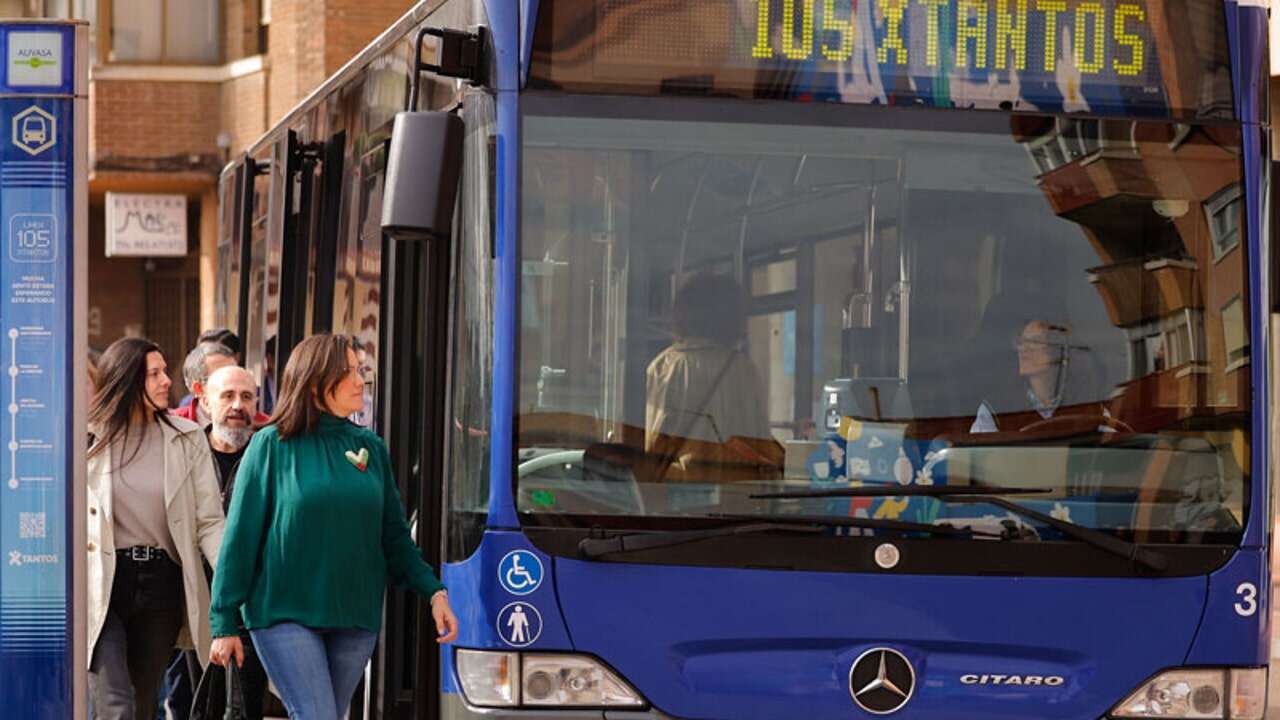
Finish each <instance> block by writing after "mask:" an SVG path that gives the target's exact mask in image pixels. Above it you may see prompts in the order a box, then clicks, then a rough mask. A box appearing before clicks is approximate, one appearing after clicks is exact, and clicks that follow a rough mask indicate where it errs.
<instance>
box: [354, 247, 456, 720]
mask: <svg viewBox="0 0 1280 720" xmlns="http://www.w3.org/2000/svg"><path fill="white" fill-rule="evenodd" d="M383 242H384V248H385V252H384V255H383V257H384V263H383V283H382V287H383V289H384V291H385V293H386V294H385V297H386V305H385V307H384V312H385V313H386V315H385V320H386V321H385V323H384V325H383V328H382V339H381V342H382V347H383V353H382V357H381V359H382V367H381V368H380V369H379V375H380V376H381V377H383V378H385V381H384V382H382V383H380V387H379V391H380V397H379V399H378V403H377V406H378V408H379V409H380V412H379V414H378V418H377V422H378V430H379V433H380V434H382V436H383V437H384V438H385V439H386V441H387V445H388V447H389V448H390V450H391V462H392V465H393V467H394V470H395V477H396V480H397V482H398V484H399V486H400V493H401V500H402V501H403V503H404V506H405V512H406V514H407V515H408V517H409V522H410V527H411V529H412V530H413V532H414V539H415V540H416V541H417V543H418V545H419V547H421V548H422V550H423V557H424V558H425V559H426V560H427V561H428V562H430V563H431V564H432V565H433V566H435V567H439V566H440V561H441V558H442V552H441V546H440V538H441V530H440V513H441V506H440V492H439V490H440V488H441V487H443V477H442V474H443V473H442V469H443V463H444V437H445V435H444V433H443V432H441V431H440V428H441V427H442V426H443V423H444V413H443V408H444V404H445V380H446V366H447V353H446V350H447V348H448V346H449V343H448V317H449V315H448V311H449V275H450V273H449V263H450V251H449V243H448V242H426V243H424V242H417V241H406V240H392V239H390V238H384V240H383ZM383 628H384V632H383V637H382V642H381V643H380V644H379V646H378V649H377V650H376V651H375V654H374V659H373V677H372V679H371V680H372V681H371V682H370V684H369V685H370V686H369V688H368V689H367V690H366V702H367V703H369V704H368V705H366V711H367V713H369V714H366V717H379V718H410V717H416V715H414V713H415V712H416V711H415V708H419V709H422V708H431V707H434V706H435V702H436V697H437V693H438V689H439V678H440V668H439V656H440V654H439V651H438V648H437V645H436V642H435V632H434V630H433V628H434V625H433V623H432V619H431V612H430V607H429V606H428V604H427V602H426V601H425V600H423V599H421V598H419V597H418V596H417V595H416V594H414V593H413V592H410V591H407V590H404V589H389V590H388V592H387V600H386V617H385V621H384V625H383Z"/></svg>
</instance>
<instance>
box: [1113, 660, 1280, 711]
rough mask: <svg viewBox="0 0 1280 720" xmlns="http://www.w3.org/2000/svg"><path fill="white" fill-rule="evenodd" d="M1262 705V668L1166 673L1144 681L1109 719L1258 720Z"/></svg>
mask: <svg viewBox="0 0 1280 720" xmlns="http://www.w3.org/2000/svg"><path fill="white" fill-rule="evenodd" d="M1266 705H1267V669H1266V668H1235V669H1226V668H1223V669H1204V670H1201V669H1195V670H1170V671H1168V672H1163V673H1160V674H1159V675H1157V676H1156V677H1154V678H1152V679H1151V680H1148V681H1147V682H1146V683H1145V684H1143V686H1142V687H1140V688H1138V689H1137V690H1135V691H1134V692H1133V693H1132V694H1131V695H1129V697H1127V698H1125V699H1124V702H1121V703H1120V704H1119V705H1117V706H1116V708H1115V710H1112V711H1111V714H1110V716H1111V717H1113V718H1170V719H1173V718H1177V719H1178V720H1195V719H1197V718H1228V717H1229V718H1231V719H1232V720H1262V715H1263V713H1264V712H1265V710H1266ZM1228 708H1229V709H1230V714H1228Z"/></svg>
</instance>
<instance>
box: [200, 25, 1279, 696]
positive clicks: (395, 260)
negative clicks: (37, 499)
mask: <svg viewBox="0 0 1280 720" xmlns="http://www.w3.org/2000/svg"><path fill="white" fill-rule="evenodd" d="M1266 29H1267V8H1266V7H1265V6H1264V5H1262V4H1260V3H1259V2H1257V1H1256V0H1250V1H1249V2H1236V1H1234V0H1227V1H1224V0H1168V1H1161V0H859V1H855V0H698V1H697V2H684V1H681V0H427V1H426V2H422V3H420V4H419V5H418V6H416V7H415V8H413V9H412V10H411V11H410V12H409V13H408V14H407V15H406V16H405V17H404V18H403V19H401V20H400V21H399V22H397V23H396V24H394V25H393V26H392V27H391V28H389V29H388V30H387V31H386V32H385V33H384V34H383V35H382V36H380V37H379V38H378V39H376V40H375V41H374V42H373V43H372V44H371V45H370V46H369V47H368V48H367V49H365V50H364V51H363V52H362V53H360V54H359V55H358V56H356V57H355V58H354V59H353V60H352V61H351V62H350V63H349V64H348V65H347V66H346V67H344V68H343V69H342V70H340V71H339V72H338V73H337V74H336V75H335V76H334V77H332V78H330V79H329V80H328V81H326V82H325V83H324V84H323V85H322V86H321V87H320V88H319V89H318V90H316V91H315V92H314V93H313V94H312V95H311V96H309V97H308V98H307V99H306V100H305V101H303V102H302V103H301V104H300V105H299V106H298V107H297V108H296V109H294V110H293V111H292V112H290V113H289V114H288V115H287V116H286V117H285V118H284V119H283V120H282V121H281V122H280V123H278V124H277V125H276V126H275V127H274V128H273V129H272V130H270V131H269V132H268V133H267V134H266V135H264V136H263V137H262V138H261V139H260V140H259V141H257V142H256V143H255V144H254V145H253V146H252V147H251V148H250V149H249V151H248V152H247V153H245V154H244V155H243V156H242V157H240V158H238V159H236V160H235V161H234V162H232V163H231V164H230V165H229V166H228V167H227V168H226V170H225V172H224V174H223V176H222V179H221V198H222V205H221V213H222V215H221V218H222V222H221V227H220V239H219V253H218V265H217V278H218V282H217V310H218V316H219V320H220V323H221V324H223V325H226V326H229V327H231V328H233V329H235V330H236V331H237V332H239V333H240V334H241V336H242V337H243V338H244V340H245V342H246V357H245V362H246V365H247V366H248V367H250V368H251V369H252V370H253V371H254V372H255V373H256V374H257V375H258V377H259V378H260V379H261V382H262V387H263V392H264V399H265V401H266V402H267V403H268V404H269V403H270V402H271V396H272V393H273V392H274V387H275V383H276V380H277V376H278V374H279V372H280V369H281V368H283V366H284V364H285V363H286V362H287V359H288V355H289V352H290V350H291V349H292V348H293V347H294V346H295V345H296V343H297V342H298V341H299V340H300V339H301V338H303V337H305V336H307V335H308V334H310V333H315V332H324V331H333V332H344V333H349V334H351V335H353V336H354V337H355V338H357V340H358V343H359V347H360V353H361V356H362V360H363V361H364V362H365V363H366V364H368V366H369V367H370V368H372V369H374V370H376V372H375V375H374V379H373V381H372V382H371V383H370V386H369V393H368V399H367V404H366V408H365V409H364V410H363V411H361V412H360V413H357V414H356V415H355V416H353V417H352V418H351V419H352V421H353V422H357V423H361V424H365V425H369V426H371V427H373V428H375V429H376V430H377V431H379V432H380V433H381V434H382V435H383V436H384V437H385V438H386V440H387V442H388V445H389V447H390V449H391V452H392V456H393V458H394V462H395V466H396V470H397V473H398V478H397V479H398V483H399V487H400V492H401V494H402V497H403V500H404V503H405V507H406V509H407V511H408V512H409V513H410V515H411V521H412V525H413V527H414V531H415V533H416V538H417V542H418V543H419V544H420V545H421V547H422V550H423V553H424V557H426V558H428V559H429V560H431V561H432V562H433V563H437V564H438V565H439V566H440V567H441V568H442V576H443V578H444V580H445V582H446V584H447V585H448V587H449V591H450V595H451V598H452V603H453V606H454V607H455V609H456V610H457V612H458V615H459V618H460V621H461V632H460V636H459V639H458V641H457V642H456V643H455V644H453V645H450V646H446V647H443V648H440V647H439V646H437V644H436V643H435V642H434V637H433V635H434V633H433V628H432V625H431V621H430V616H429V614H428V613H427V612H426V608H425V607H424V605H423V604H422V603H421V602H420V601H419V600H418V599H417V598H416V597H413V596H411V595H409V594H406V593H405V592H404V591H402V590H391V591H389V593H388V596H387V602H386V614H385V623H384V630H383V635H382V638H381V642H380V644H379V647H378V650H377V651H376V652H375V655H374V659H373V661H372V663H371V665H370V669H369V672H368V673H367V676H366V681H365V684H364V689H363V691H362V692H361V693H359V694H358V697H357V702H356V711H357V714H359V713H360V712H362V713H363V714H362V715H361V716H362V717H382V718H392V717H395V718H408V717H414V718H435V717H441V718H479V717H490V718H524V717H529V718H535V717H537V718H548V717H556V718H731V719H733V720H744V719H755V718H841V719H846V718H868V717H875V716H887V715H894V714H896V715H899V716H901V717H909V718H946V719H947V720H968V719H979V718H980V719H982V720H989V719H990V718H1038V719H1045V718H1050V719H1063V720H1065V719H1072V720H1075V719H1079V720H1098V719H1099V718H1155V717H1159V718H1234V719H1236V720H1241V719H1245V718H1261V717H1262V716H1263V712H1264V706H1265V702H1266V686H1267V665H1268V661H1269V630H1270V628H1269V624H1270V623H1269V618H1270V607H1269V591H1270V587H1271V583H1270V578H1269V563H1268V557H1269V555H1268V552H1269V546H1270V521H1269V518H1270V516H1271V506H1270V505H1271V494H1270V492H1269V486H1268V478H1269V467H1270V465H1269V463H1270V457H1269V454H1268V446H1269V444H1268V442H1267V439H1268V437H1269V433H1268V430H1269V420H1270V414H1271V413H1270V410H1269V408H1270V402H1269V401H1270V399H1271V393H1272V390H1271V383H1270V376H1269V372H1268V369H1269V367H1270V352H1269V351H1270V347H1271V344H1270V340H1269V333H1270V330H1269V324H1270V316H1271V312H1272V309H1273V307H1274V306H1275V303H1274V300H1273V298H1272V296H1271V295H1270V289H1269V286H1270V282H1271V276H1272V275H1273V265H1272V259H1271V258H1270V256H1269V251H1268V243H1267V242H1266V240H1267V238H1268V237H1269V232H1270V227H1269V223H1268V215H1269V212H1270V210H1269V208H1270V197H1271V195H1270V188H1269V177H1270V168H1271V163H1270V161H1269V157H1270V135H1269V125H1268V121H1267V117H1266V115H1265V113H1266V112H1267V107H1268V102H1267V97H1266V88H1267V79H1268V70H1267V66H1266V65H1267V41H1266V38H1267V32H1266Z"/></svg>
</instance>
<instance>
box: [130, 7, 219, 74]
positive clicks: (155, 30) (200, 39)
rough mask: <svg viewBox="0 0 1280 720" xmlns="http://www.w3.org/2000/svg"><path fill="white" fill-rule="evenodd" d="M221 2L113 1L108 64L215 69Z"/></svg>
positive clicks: (217, 55) (217, 53)
mask: <svg viewBox="0 0 1280 720" xmlns="http://www.w3.org/2000/svg"><path fill="white" fill-rule="evenodd" d="M220 5H221V3H216V2H209V1H208V0H111V12H110V18H111V27H110V46H109V48H110V49H109V50H108V53H107V60H108V61H109V62H119V63H171V64H177V65H213V64H217V63H219V62H221V60H222V33H221V13H220V11H219V6H220Z"/></svg>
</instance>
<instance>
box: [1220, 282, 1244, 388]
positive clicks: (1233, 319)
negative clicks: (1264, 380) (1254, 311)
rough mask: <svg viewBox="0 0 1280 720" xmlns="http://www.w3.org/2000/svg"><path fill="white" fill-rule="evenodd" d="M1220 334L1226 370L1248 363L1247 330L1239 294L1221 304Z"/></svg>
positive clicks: (1229, 370)
mask: <svg viewBox="0 0 1280 720" xmlns="http://www.w3.org/2000/svg"><path fill="white" fill-rule="evenodd" d="M1222 336H1223V340H1224V341H1225V342H1226V349H1227V372H1231V371H1232V370H1235V369H1236V368H1238V367H1242V366H1244V365H1247V364H1248V363H1249V331H1248V329H1247V328H1245V326H1244V306H1242V305H1241V304H1240V296H1238V295H1237V296H1236V297H1234V298H1231V299H1230V300H1228V301H1227V304H1226V305H1223V306H1222Z"/></svg>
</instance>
